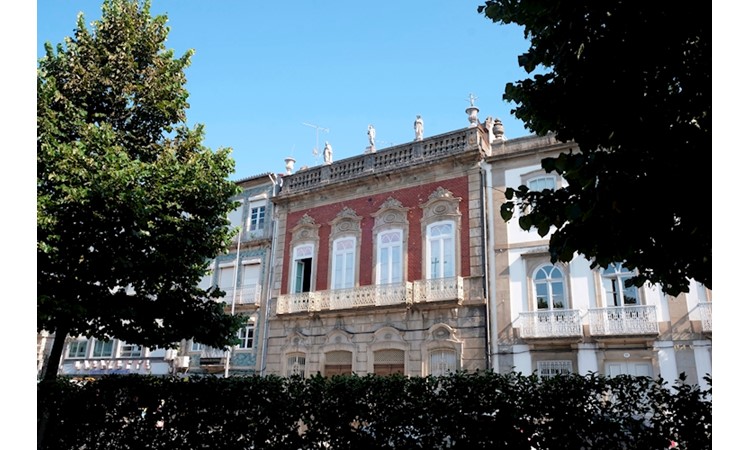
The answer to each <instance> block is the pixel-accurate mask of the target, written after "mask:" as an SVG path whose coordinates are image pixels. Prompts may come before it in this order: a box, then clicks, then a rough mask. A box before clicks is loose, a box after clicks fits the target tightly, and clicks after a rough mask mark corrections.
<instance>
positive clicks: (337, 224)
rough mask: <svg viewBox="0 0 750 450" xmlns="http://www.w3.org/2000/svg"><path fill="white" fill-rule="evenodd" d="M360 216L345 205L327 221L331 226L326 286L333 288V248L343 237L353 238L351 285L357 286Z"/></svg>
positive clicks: (360, 236)
mask: <svg viewBox="0 0 750 450" xmlns="http://www.w3.org/2000/svg"><path fill="white" fill-rule="evenodd" d="M361 222H362V217H360V216H358V215H357V213H356V211H354V210H353V209H351V208H349V207H348V206H345V207H344V208H343V209H341V211H339V213H338V214H337V215H336V217H335V218H334V219H333V220H332V221H330V222H329V225H330V226H331V235H330V238H329V241H328V242H329V243H328V255H329V258H328V259H329V266H330V267H329V270H328V288H329V289H333V282H334V264H335V263H336V257H335V248H336V243H337V242H341V241H342V240H344V239H348V238H353V239H354V280H353V286H352V287H357V286H359V265H360V264H359V258H360V254H361V251H360V250H361V249H360V246H361V245H362V227H361Z"/></svg>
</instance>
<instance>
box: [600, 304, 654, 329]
mask: <svg viewBox="0 0 750 450" xmlns="http://www.w3.org/2000/svg"><path fill="white" fill-rule="evenodd" d="M589 322H590V324H591V334H592V335H594V336H622V335H644V334H658V333H659V324H658V322H657V320H656V306H653V305H637V306H610V307H607V308H592V309H589Z"/></svg>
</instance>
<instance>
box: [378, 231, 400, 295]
mask: <svg viewBox="0 0 750 450" xmlns="http://www.w3.org/2000/svg"><path fill="white" fill-rule="evenodd" d="M390 233H396V234H397V235H398V237H397V238H396V240H395V241H391V242H387V243H383V238H384V237H385V236H387V235H389V234H390ZM384 250H385V251H386V252H387V253H386V254H387V257H386V259H387V261H384V260H383V258H382V255H383V251H384ZM376 251H377V254H376V258H377V263H376V266H375V280H376V284H392V283H401V282H403V281H404V231H403V230H402V229H400V228H391V229H387V230H383V231H381V232H379V233H378V234H377V250H376ZM394 256H398V267H394V263H393V261H394V259H395V258H394Z"/></svg>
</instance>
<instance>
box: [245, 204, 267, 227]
mask: <svg viewBox="0 0 750 450" xmlns="http://www.w3.org/2000/svg"><path fill="white" fill-rule="evenodd" d="M267 209H268V208H267V207H266V203H264V202H256V203H250V205H248V213H247V231H263V229H264V227H265V224H266V212H267Z"/></svg>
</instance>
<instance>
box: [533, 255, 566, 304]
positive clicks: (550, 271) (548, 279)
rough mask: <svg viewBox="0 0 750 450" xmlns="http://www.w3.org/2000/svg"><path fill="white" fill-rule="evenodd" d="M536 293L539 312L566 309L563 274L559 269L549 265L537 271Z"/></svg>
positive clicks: (535, 277)
mask: <svg viewBox="0 0 750 450" xmlns="http://www.w3.org/2000/svg"><path fill="white" fill-rule="evenodd" d="M534 291H535V294H536V309H537V310H549V309H565V307H566V305H565V290H564V286H563V274H562V271H560V269H559V268H557V267H555V266H553V265H551V264H547V265H544V266H542V267H540V268H539V269H537V270H536V273H535V274H534Z"/></svg>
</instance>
